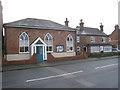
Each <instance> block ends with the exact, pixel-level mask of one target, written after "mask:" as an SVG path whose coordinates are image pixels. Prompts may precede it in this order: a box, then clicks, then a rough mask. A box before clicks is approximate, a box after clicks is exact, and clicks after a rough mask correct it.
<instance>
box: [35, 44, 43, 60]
mask: <svg viewBox="0 0 120 90" xmlns="http://www.w3.org/2000/svg"><path fill="white" fill-rule="evenodd" d="M36 53H37V60H38V62H42V61H43V46H36Z"/></svg>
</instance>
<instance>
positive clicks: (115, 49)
mask: <svg viewBox="0 0 120 90" xmlns="http://www.w3.org/2000/svg"><path fill="white" fill-rule="evenodd" d="M112 52H120V50H119V49H117V48H113V49H112Z"/></svg>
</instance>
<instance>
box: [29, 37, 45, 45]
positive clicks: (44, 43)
mask: <svg viewBox="0 0 120 90" xmlns="http://www.w3.org/2000/svg"><path fill="white" fill-rule="evenodd" d="M38 40H40V41H41V42H42V43H43V44H44V45H45V46H47V45H46V43H45V42H44V41H43V40H42V39H41V38H40V37H38V38H37V40H35V41H34V43H32V44H31V45H35V44H36V43H37V42H38ZM37 45H38V44H37ZM41 45H42V44H41Z"/></svg>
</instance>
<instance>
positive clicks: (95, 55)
mask: <svg viewBox="0 0 120 90" xmlns="http://www.w3.org/2000/svg"><path fill="white" fill-rule="evenodd" d="M114 55H120V52H119V53H118V52H111V53H91V54H90V57H98V58H99V57H107V56H114Z"/></svg>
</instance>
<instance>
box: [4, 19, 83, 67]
mask: <svg viewBox="0 0 120 90" xmlns="http://www.w3.org/2000/svg"><path fill="white" fill-rule="evenodd" d="M68 22H69V21H68V20H67V19H66V21H65V25H61V24H58V23H56V22H53V21H50V20H43V19H35V18H26V19H22V20H18V21H14V22H10V23H6V24H4V30H5V36H4V59H3V64H4V65H10V64H22V63H36V62H42V61H45V60H48V61H51V60H59V59H63V58H64V59H75V58H83V55H82V53H81V54H80V55H79V56H77V55H76V46H75V43H76V32H75V30H74V29H73V28H70V27H68ZM36 60H37V61H36Z"/></svg>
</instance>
